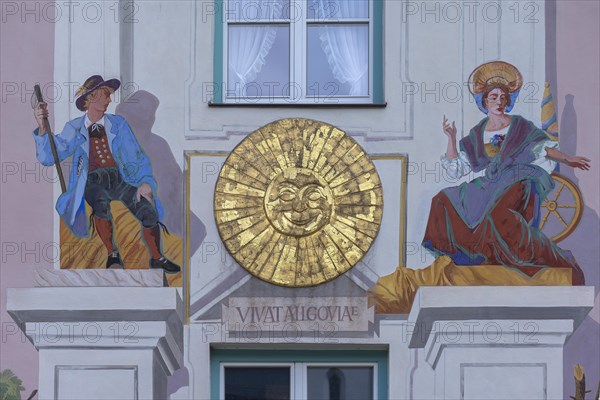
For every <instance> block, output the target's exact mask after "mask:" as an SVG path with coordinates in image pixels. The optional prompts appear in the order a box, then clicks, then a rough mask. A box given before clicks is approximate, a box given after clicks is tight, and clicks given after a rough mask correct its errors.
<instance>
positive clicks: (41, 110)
mask: <svg viewBox="0 0 600 400" xmlns="http://www.w3.org/2000/svg"><path fill="white" fill-rule="evenodd" d="M33 116H34V117H35V120H36V122H37V124H38V127H39V128H40V129H39V131H38V135H39V136H43V135H45V134H46V127H45V126H44V117H46V118H48V105H47V104H46V103H43V102H42V103H38V105H37V106H35V108H34V109H33Z"/></svg>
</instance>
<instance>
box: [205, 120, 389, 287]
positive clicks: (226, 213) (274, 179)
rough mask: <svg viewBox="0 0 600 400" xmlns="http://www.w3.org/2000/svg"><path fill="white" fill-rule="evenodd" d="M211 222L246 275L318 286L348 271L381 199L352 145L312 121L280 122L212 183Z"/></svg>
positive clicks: (254, 136)
mask: <svg viewBox="0 0 600 400" xmlns="http://www.w3.org/2000/svg"><path fill="white" fill-rule="evenodd" d="M214 210H215V220H216V224H217V228H218V230H219V234H220V236H221V239H222V240H223V243H224V244H225V247H226V248H227V250H228V251H229V252H230V253H231V255H232V256H233V257H234V258H235V260H236V261H237V262H238V263H239V264H240V265H241V266H242V267H243V268H245V269H246V270H247V271H248V272H250V273H251V274H252V275H254V276H256V277H258V278H260V279H262V280H265V281H267V282H270V283H273V284H276V285H281V286H288V287H306V286H314V285H318V284H321V283H324V282H327V281H330V280H332V279H335V278H336V277H338V276H340V275H341V274H343V273H344V272H346V271H348V270H349V269H350V268H352V267H353V266H354V265H356V263H357V262H358V261H360V259H361V258H362V257H363V256H364V254H365V253H366V252H367V251H368V250H369V248H370V247H371V244H372V243H373V241H374V240H375V237H376V236H377V233H378V231H379V226H380V224H381V217H382V213H383V192H382V187H381V181H380V179H379V175H378V174H377V170H376V169H375V165H374V164H373V162H372V161H371V160H370V159H369V156H368V155H367V154H366V153H365V151H364V150H363V149H362V148H361V147H360V145H359V144H358V143H356V141H355V140H354V139H352V138H351V137H350V136H348V135H346V134H345V133H344V132H342V131H341V130H339V129H337V128H335V127H333V126H331V125H328V124H325V123H323V122H319V121H313V120H307V119H283V120H279V121H275V122H273V123H271V124H268V125H266V126H264V127H262V128H260V129H258V130H256V131H254V132H253V133H251V134H250V135H248V137H247V138H246V139H244V140H243V141H242V142H241V143H240V144H239V145H238V146H237V147H236V148H235V149H234V150H233V151H232V152H231V154H230V155H229V157H228V158H227V160H226V161H225V163H224V165H223V167H222V169H221V172H220V174H219V179H218V180H217V184H216V189H215V199H214Z"/></svg>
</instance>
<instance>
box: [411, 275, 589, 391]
mask: <svg viewBox="0 0 600 400" xmlns="http://www.w3.org/2000/svg"><path fill="white" fill-rule="evenodd" d="M593 305H594V288H593V287H490V286H481V287H422V288H420V289H419V291H418V292H417V296H416V298H415V302H414V304H413V308H412V310H411V313H410V315H409V319H408V323H409V324H410V325H411V328H412V335H411V337H410V347H413V348H419V349H422V350H420V351H423V352H424V354H423V358H424V360H425V361H426V365H424V366H421V368H431V369H432V370H433V376H434V382H433V384H434V392H435V398H436V399H457V398H460V399H479V400H481V399H498V398H503V399H504V398H506V399H508V398H521V399H525V398H526V399H558V398H562V394H563V388H562V381H563V362H562V353H563V346H564V344H565V342H566V340H567V339H568V337H569V336H570V335H571V333H573V331H574V330H575V329H576V328H577V327H578V326H579V324H580V323H581V321H582V320H583V319H584V318H585V316H586V315H587V313H588V312H589V311H590V310H591V309H592V307H593ZM415 389H416V390H415V392H417V393H419V392H420V391H421V390H420V389H419V388H415ZM421 389H425V388H421ZM417 397H419V396H417Z"/></svg>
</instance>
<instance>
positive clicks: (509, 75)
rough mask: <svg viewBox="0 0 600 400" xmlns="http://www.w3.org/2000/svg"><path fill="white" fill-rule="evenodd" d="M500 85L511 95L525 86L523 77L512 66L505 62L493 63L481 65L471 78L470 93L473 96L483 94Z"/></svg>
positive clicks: (472, 73)
mask: <svg viewBox="0 0 600 400" xmlns="http://www.w3.org/2000/svg"><path fill="white" fill-rule="evenodd" d="M496 84H500V85H502V86H504V87H506V88H507V89H508V91H509V93H514V92H516V91H518V90H519V89H521V86H523V76H521V73H520V72H519V70H518V69H517V68H516V67H515V66H514V65H512V64H509V63H507V62H504V61H492V62H488V63H485V64H482V65H480V66H479V67H477V68H475V70H474V71H473V72H471V76H469V91H470V92H471V94H473V95H477V94H480V93H483V92H484V91H485V88H486V87H489V86H492V85H496Z"/></svg>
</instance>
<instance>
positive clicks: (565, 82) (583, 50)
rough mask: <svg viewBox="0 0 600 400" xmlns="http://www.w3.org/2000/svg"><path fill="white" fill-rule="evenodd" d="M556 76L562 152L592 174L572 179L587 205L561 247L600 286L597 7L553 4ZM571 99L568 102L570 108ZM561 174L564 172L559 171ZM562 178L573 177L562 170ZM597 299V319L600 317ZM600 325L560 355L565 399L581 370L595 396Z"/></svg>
mask: <svg viewBox="0 0 600 400" xmlns="http://www.w3.org/2000/svg"><path fill="white" fill-rule="evenodd" d="M556 15H557V19H556V73H557V91H556V94H557V96H555V98H556V100H557V101H558V112H559V114H558V115H559V122H560V123H561V128H563V129H562V130H561V132H560V135H561V148H563V150H567V151H569V152H570V153H571V154H575V153H576V154H579V155H584V156H587V157H588V158H590V159H592V168H591V170H590V171H575V173H574V176H573V175H571V177H572V178H573V179H574V180H575V181H576V182H577V184H578V185H579V188H580V189H581V191H582V193H583V197H584V201H585V204H586V210H585V212H584V214H583V218H582V221H581V224H580V225H579V227H578V229H577V230H576V231H575V232H574V234H573V235H572V236H571V237H569V238H568V239H567V240H565V241H564V242H562V243H561V244H560V245H561V247H563V248H565V249H569V250H571V251H573V254H574V256H575V258H576V259H577V261H578V262H579V264H580V265H581V267H582V268H583V270H584V272H585V275H586V283H587V284H588V285H595V286H596V295H597V296H598V289H599V286H600V283H599V281H600V250H599V246H598V245H599V240H600V239H599V238H600V222H599V219H598V214H600V190H599V189H598V182H599V180H600V179H599V176H600V172H599V171H600V139H599V137H600V112H599V110H600V72H599V71H600V46H599V45H598V42H599V40H600V2H598V1H577V0H573V1H565V0H558V1H556ZM568 99H570V101H572V103H571V104H569V101H567V100H568ZM561 172H562V170H561ZM564 173H565V174H572V172H571V171H568V170H566V169H565V170H564ZM599 304H600V303H599V301H598V297H596V310H594V313H595V315H598V313H599V312H600V311H599V310H598V307H599ZM599 338H600V325H599V324H598V317H597V316H596V320H594V319H592V318H589V317H588V318H587V319H586V320H585V321H584V322H583V324H582V325H581V326H580V327H579V329H578V331H577V332H576V333H575V334H574V335H573V336H572V337H571V338H570V340H569V342H568V343H567V345H566V347H565V352H564V365H565V372H564V398H569V396H572V395H574V394H575V388H574V381H573V372H572V371H573V366H574V365H575V364H576V363H580V364H581V365H583V367H584V369H585V371H586V382H588V384H587V385H588V389H590V390H592V393H590V396H592V395H593V393H595V391H596V388H597V385H598V381H599V380H600V349H599V347H600V343H599V340H600V339H599Z"/></svg>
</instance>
